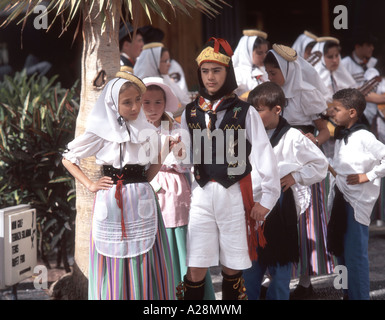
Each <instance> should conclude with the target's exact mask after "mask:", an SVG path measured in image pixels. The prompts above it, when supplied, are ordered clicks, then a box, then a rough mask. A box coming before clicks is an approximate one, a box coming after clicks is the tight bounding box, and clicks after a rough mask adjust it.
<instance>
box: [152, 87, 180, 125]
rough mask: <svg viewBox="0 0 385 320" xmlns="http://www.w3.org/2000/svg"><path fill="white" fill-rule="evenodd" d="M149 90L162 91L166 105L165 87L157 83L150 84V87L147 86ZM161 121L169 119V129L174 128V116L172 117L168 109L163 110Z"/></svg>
mask: <svg viewBox="0 0 385 320" xmlns="http://www.w3.org/2000/svg"><path fill="white" fill-rule="evenodd" d="M147 91H161V92H162V94H163V99H164V104H165V106H166V101H167V100H166V92H165V91H164V90H163V88H161V87H160V86H158V85H156V84H150V85H149V86H148V87H147ZM160 119H161V121H168V124H169V130H172V126H173V122H174V120H173V119H172V117H170V116H169V115H168V114H167V113H166V111H165V112H163V114H162V117H161V118H160Z"/></svg>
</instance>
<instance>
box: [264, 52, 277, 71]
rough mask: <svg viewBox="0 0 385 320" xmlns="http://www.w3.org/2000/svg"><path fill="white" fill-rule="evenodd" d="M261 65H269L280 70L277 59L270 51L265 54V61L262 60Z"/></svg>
mask: <svg viewBox="0 0 385 320" xmlns="http://www.w3.org/2000/svg"><path fill="white" fill-rule="evenodd" d="M263 64H264V65H267V64H270V65H272V66H273V68H277V69H281V67H280V66H279V63H278V60H277V58H276V57H275V56H274V53H272V52H271V51H269V52H268V53H267V55H266V57H265V60H263Z"/></svg>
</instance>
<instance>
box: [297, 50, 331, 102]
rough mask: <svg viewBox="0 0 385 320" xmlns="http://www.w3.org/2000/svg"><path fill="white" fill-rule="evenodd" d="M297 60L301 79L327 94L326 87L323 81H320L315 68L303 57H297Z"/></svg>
mask: <svg viewBox="0 0 385 320" xmlns="http://www.w3.org/2000/svg"><path fill="white" fill-rule="evenodd" d="M297 60H298V63H299V65H300V66H301V70H302V80H303V81H305V82H307V83H310V84H311V85H312V86H313V87H315V88H317V89H318V90H319V91H320V92H321V93H322V94H323V95H327V94H328V89H327V87H326V85H325V83H324V82H323V81H322V79H321V77H320V75H319V74H318V72H317V70H316V69H315V68H314V67H313V66H312V65H311V64H310V63H309V62H307V61H306V60H305V59H304V58H302V57H298V59H297ZM318 64H319V63H318Z"/></svg>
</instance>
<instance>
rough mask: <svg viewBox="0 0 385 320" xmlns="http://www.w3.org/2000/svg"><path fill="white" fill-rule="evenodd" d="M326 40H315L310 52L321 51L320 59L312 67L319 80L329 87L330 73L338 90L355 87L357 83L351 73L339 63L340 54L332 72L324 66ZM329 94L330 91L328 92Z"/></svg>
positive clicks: (329, 98)
mask: <svg viewBox="0 0 385 320" xmlns="http://www.w3.org/2000/svg"><path fill="white" fill-rule="evenodd" d="M325 44H326V42H325V41H323V42H317V44H316V45H315V46H314V48H313V50H312V52H314V51H320V52H321V53H322V58H321V61H320V62H318V63H317V64H316V65H315V66H314V68H315V70H316V71H317V73H318V74H319V76H320V78H321V80H322V81H323V83H324V84H325V86H326V87H327V88H331V86H332V84H331V74H333V78H334V80H335V81H336V84H337V88H338V90H341V89H346V88H356V87H357V84H356V81H355V80H354V78H353V77H352V75H351V74H350V73H349V72H348V71H347V70H346V68H345V67H344V66H343V65H342V63H341V56H340V64H339V66H338V68H337V70H335V71H333V72H332V73H331V72H330V71H329V70H328V69H327V68H326V64H325V59H324V47H325ZM329 95H330V93H329ZM328 100H329V101H330V100H331V97H329V96H328Z"/></svg>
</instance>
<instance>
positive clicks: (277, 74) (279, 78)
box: [265, 64, 285, 87]
mask: <svg viewBox="0 0 385 320" xmlns="http://www.w3.org/2000/svg"><path fill="white" fill-rule="evenodd" d="M265 68H266V72H267V75H268V77H269V80H270V81H271V82H274V83H276V84H278V85H279V86H280V87H282V86H283V85H284V84H285V78H284V76H283V74H282V71H281V69H280V68H275V67H273V66H272V65H271V64H266V66H265Z"/></svg>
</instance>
